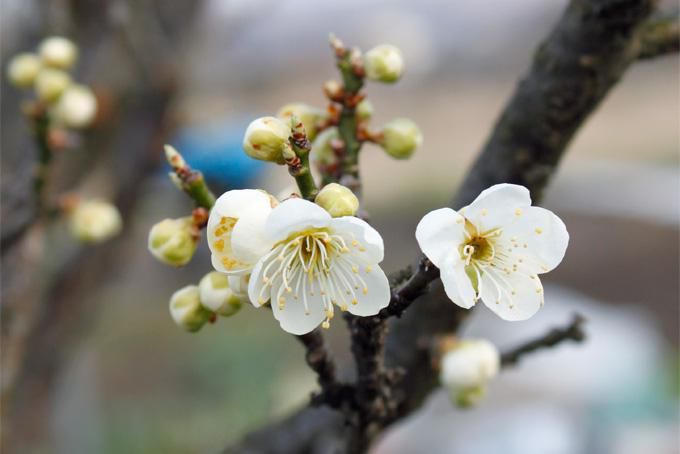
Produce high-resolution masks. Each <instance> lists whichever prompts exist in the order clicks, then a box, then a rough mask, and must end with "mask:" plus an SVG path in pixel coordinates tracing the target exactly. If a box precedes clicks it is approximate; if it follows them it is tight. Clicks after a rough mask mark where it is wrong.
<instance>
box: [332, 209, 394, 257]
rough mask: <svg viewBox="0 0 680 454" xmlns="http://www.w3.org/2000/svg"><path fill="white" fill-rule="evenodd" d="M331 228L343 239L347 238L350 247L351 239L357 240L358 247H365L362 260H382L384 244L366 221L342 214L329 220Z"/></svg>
mask: <svg viewBox="0 0 680 454" xmlns="http://www.w3.org/2000/svg"><path fill="white" fill-rule="evenodd" d="M331 229H332V230H333V231H334V232H335V233H338V234H339V235H341V236H342V237H343V238H344V239H345V241H347V240H349V244H348V245H347V246H348V247H349V248H350V249H351V248H352V240H356V241H358V242H359V247H362V248H364V249H366V250H365V251H362V252H365V255H366V257H365V258H364V260H367V261H368V262H373V263H380V262H382V261H383V258H384V254H385V246H384V244H383V239H382V237H381V236H380V234H379V233H378V231H377V230H376V229H374V228H373V227H371V226H370V225H369V224H368V223H367V222H366V221H363V220H361V219H359V218H356V217H354V216H343V217H339V218H333V219H332V220H331Z"/></svg>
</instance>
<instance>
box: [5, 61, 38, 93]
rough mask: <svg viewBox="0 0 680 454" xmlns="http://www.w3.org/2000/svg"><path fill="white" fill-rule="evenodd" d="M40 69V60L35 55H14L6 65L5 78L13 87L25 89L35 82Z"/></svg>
mask: <svg viewBox="0 0 680 454" xmlns="http://www.w3.org/2000/svg"><path fill="white" fill-rule="evenodd" d="M40 67H41V63H40V58H38V56H37V55H35V54H30V53H23V54H19V55H15V56H14V57H12V59H11V60H10V61H9V63H8V64H7V78H8V79H9V82H10V83H11V84H12V85H14V86H15V87H21V88H27V87H30V86H32V85H33V83H34V82H35V78H36V76H37V75H38V72H40Z"/></svg>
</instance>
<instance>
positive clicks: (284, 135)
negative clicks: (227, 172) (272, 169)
mask: <svg viewBox="0 0 680 454" xmlns="http://www.w3.org/2000/svg"><path fill="white" fill-rule="evenodd" d="M290 135H291V128H290V125H289V124H288V123H287V122H285V121H282V120H279V119H278V118H275V117H261V118H258V119H257V120H254V121H253V122H251V123H250V124H249V125H248V129H246V133H245V135H244V137H243V149H244V150H245V152H246V154H247V155H248V156H250V157H251V158H253V159H259V160H260V161H269V162H275V163H277V164H283V162H284V159H283V156H282V151H283V146H284V144H287V143H288V139H289V138H290Z"/></svg>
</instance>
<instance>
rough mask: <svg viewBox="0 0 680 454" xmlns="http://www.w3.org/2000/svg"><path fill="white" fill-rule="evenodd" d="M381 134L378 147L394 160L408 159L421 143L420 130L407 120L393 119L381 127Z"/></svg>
mask: <svg viewBox="0 0 680 454" xmlns="http://www.w3.org/2000/svg"><path fill="white" fill-rule="evenodd" d="M382 134H383V139H382V142H381V143H380V145H381V146H382V147H383V149H384V150H385V151H386V152H387V154H388V155H390V156H392V157H393V158H395V159H408V158H409V157H411V155H412V154H413V152H414V151H416V148H418V147H419V146H420V145H421V144H422V143H423V135H422V134H421V133H420V129H418V126H417V125H416V124H415V123H414V122H412V121H411V120H409V119H408V118H395V119H394V120H392V121H390V122H389V123H387V124H386V125H385V126H384V127H383V130H382Z"/></svg>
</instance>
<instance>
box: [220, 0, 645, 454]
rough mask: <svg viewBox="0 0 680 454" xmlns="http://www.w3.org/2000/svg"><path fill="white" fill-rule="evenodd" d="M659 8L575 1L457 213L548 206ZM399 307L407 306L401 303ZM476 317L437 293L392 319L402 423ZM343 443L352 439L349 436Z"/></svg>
mask: <svg viewBox="0 0 680 454" xmlns="http://www.w3.org/2000/svg"><path fill="white" fill-rule="evenodd" d="M653 6H654V1H653V0H572V1H571V2H570V3H569V5H568V7H567V9H566V11H565V12H564V14H563V15H562V17H561V18H560V20H559V21H558V23H557V24H556V26H555V28H554V29H553V31H552V32H551V33H550V35H549V36H548V37H547V38H546V39H545V41H544V42H543V43H542V44H541V45H540V46H539V47H538V50H537V51H536V53H535V55H534V59H533V62H532V65H531V68H530V69H529V72H528V74H527V75H526V76H525V78H524V79H523V80H522V81H521V82H520V83H519V85H518V87H517V88H516V90H515V93H514V94H513V96H512V98H511V99H510V101H509V102H508V104H507V105H506V107H505V109H504V110H503V113H502V114H501V116H500V118H499V119H498V122H497V123H496V125H495V127H494V130H493V131H492V134H491V137H490V138H489V141H488V142H487V143H486V145H485V146H484V149H483V150H482V152H481V154H480V155H479V157H478V159H477V161H476V162H475V164H474V166H473V167H472V169H471V171H470V172H469V173H468V175H467V177H466V179H465V181H464V182H463V185H462V187H461V188H460V191H459V193H458V195H457V196H456V198H455V199H454V200H453V203H452V206H453V207H456V208H458V207H461V206H464V205H467V204H468V203H470V202H471V201H472V200H474V198H475V197H476V196H477V195H478V194H479V193H480V192H481V191H482V190H484V189H486V188H488V187H490V186H492V185H494V184H497V183H516V184H521V185H524V186H526V187H527V188H529V190H530V191H531V194H532V197H533V199H534V201H535V202H538V201H540V199H541V196H542V193H543V190H544V189H545V187H546V186H547V184H548V182H549V179H550V177H551V176H552V175H553V174H554V172H555V170H556V166H557V164H558V162H559V160H560V158H561V157H562V155H563V154H564V152H565V150H566V148H567V145H568V144H569V142H570V141H571V139H572V138H573V137H574V134H575V133H576V131H577V130H578V128H579V127H580V126H581V125H582V124H583V123H584V122H585V120H586V119H587V117H588V116H589V115H590V114H591V113H592V112H593V111H594V110H595V109H596V107H597V106H598V105H599V103H600V101H601V100H602V99H603V98H604V97H605V95H606V94H607V93H608V92H609V90H610V89H611V88H612V87H613V86H614V85H615V84H616V82H618V80H619V79H620V78H621V76H622V75H623V74H624V72H625V71H626V69H627V68H628V66H630V64H631V63H633V62H634V61H635V60H636V59H637V57H638V52H637V49H638V47H639V42H638V39H639V33H640V29H641V27H642V25H643V24H644V23H645V21H646V20H647V18H648V17H649V15H650V13H651V12H652V9H653ZM421 261H422V259H421ZM436 277H437V273H436V272H435V271H434V270H433V269H431V268H428V267H422V268H419V269H418V270H417V271H416V273H415V274H414V275H413V276H412V277H411V278H410V279H409V281H408V282H407V283H406V284H404V286H402V288H401V289H400V290H399V292H398V294H399V293H400V292H402V291H403V292H404V297H406V296H408V299H410V300H413V299H415V298H416V297H417V296H418V295H419V294H421V292H422V291H423V290H424V289H425V288H426V287H427V285H428V284H429V283H431V282H432V281H434V280H435V279H436ZM407 289H408V290H407ZM408 299H404V302H406V301H408ZM394 301H397V302H398V301H399V298H396V299H395V298H394V297H393V302H394ZM406 305H408V304H406ZM400 306H402V304H401V303H397V304H395V306H394V308H393V309H392V310H393V311H395V312H397V313H401V311H403V309H401V311H400V310H399V308H400ZM468 313H469V311H466V310H464V309H460V308H459V307H458V306H455V305H454V304H452V303H451V302H450V301H448V300H447V299H445V298H444V297H443V292H442V290H441V286H440V285H439V284H437V287H435V288H433V291H431V292H430V294H428V295H427V297H423V298H420V300H419V301H418V302H417V307H416V308H414V309H412V310H410V311H406V312H404V313H403V314H402V316H401V317H400V318H398V319H397V318H395V319H392V321H391V324H390V326H389V328H390V333H389V334H388V337H387V341H386V350H385V352H386V364H387V366H388V367H395V368H401V369H403V370H405V371H407V374H406V375H405V376H404V378H403V379H402V380H401V381H399V382H398V383H397V384H396V385H395V386H394V388H393V392H394V398H395V399H397V402H399V405H398V409H397V412H396V413H395V416H394V418H393V419H392V420H395V419H398V418H401V417H403V416H406V415H407V414H409V413H410V412H412V411H414V410H415V409H417V408H418V407H419V406H420V405H421V403H422V402H423V400H424V399H425V397H426V396H427V395H428V394H429V393H430V391H431V390H432V389H434V388H435V387H436V385H437V376H436V372H435V371H434V370H433V369H432V367H431V358H430V356H429V354H428V348H427V346H428V345H430V342H429V341H430V340H431V339H432V338H433V337H437V336H441V335H444V334H450V333H452V332H455V331H456V330H457V329H458V327H459V326H460V324H461V323H462V321H463V320H464V319H465V318H466V316H467V315H468ZM395 315H396V314H395ZM305 415H306V416H305ZM306 418H307V419H308V420H309V421H310V422H312V423H313V422H315V420H314V418H315V415H314V414H313V413H312V412H311V411H310V410H308V409H303V410H301V411H300V412H299V413H297V414H296V415H293V416H291V417H289V418H288V419H286V420H284V421H282V422H280V423H279V424H278V425H276V426H274V427H276V429H272V427H270V428H268V429H264V430H263V431H260V432H256V433H254V434H251V435H250V436H249V437H248V438H247V439H246V440H244V442H243V443H242V444H240V445H239V446H238V447H237V448H235V449H236V450H233V451H229V452H248V450H249V446H250V444H249V440H254V439H258V440H259V443H258V445H257V446H258V452H260V453H268V452H282V451H281V449H282V448H281V446H280V445H279V446H274V445H272V444H270V443H266V442H265V441H264V440H266V439H267V438H268V437H269V433H271V431H276V432H278V431H280V430H285V427H287V426H288V425H293V424H300V421H301V420H304V419H306ZM340 421H341V418H340V416H339V415H338V416H337V417H336V418H332V417H329V419H328V421H327V422H326V423H327V424H328V426H325V425H324V426H323V427H322V428H318V432H314V431H308V432H305V433H304V434H301V436H302V435H304V437H305V438H304V439H297V440H295V443H294V444H291V445H290V446H289V447H290V448H291V449H289V452H308V453H321V452H327V451H325V450H324V449H323V447H320V446H319V445H318V443H319V440H320V439H319V438H317V436H321V434H323V437H324V438H325V439H327V438H328V433H329V432H328V431H327V430H326V429H328V428H329V427H331V426H333V427H338V426H339V425H340V424H339V422H340ZM340 426H341V425H340ZM337 436H338V437H342V433H341V432H338V434H337ZM340 445H342V444H340ZM341 452H342V451H341Z"/></svg>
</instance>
